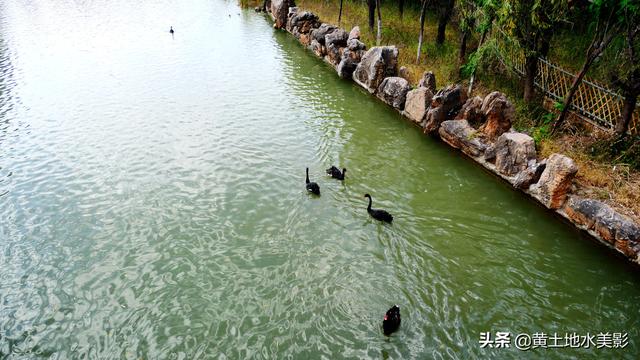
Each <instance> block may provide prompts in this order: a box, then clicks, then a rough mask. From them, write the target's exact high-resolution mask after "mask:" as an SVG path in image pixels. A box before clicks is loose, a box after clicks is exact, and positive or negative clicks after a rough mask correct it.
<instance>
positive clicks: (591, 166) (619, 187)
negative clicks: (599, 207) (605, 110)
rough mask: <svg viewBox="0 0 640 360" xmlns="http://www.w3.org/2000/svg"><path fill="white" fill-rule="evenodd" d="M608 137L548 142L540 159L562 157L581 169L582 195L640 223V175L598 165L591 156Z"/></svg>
mask: <svg viewBox="0 0 640 360" xmlns="http://www.w3.org/2000/svg"><path fill="white" fill-rule="evenodd" d="M603 136H605V135H604V134H602V133H598V132H594V133H593V134H591V135H563V136H561V137H558V138H554V139H545V140H543V141H542V143H541V146H540V148H539V156H540V157H541V158H546V157H548V156H549V155H551V154H552V153H562V154H565V155H567V156H569V157H570V158H572V159H573V160H574V161H575V162H576V165H578V169H579V170H578V175H577V177H576V183H577V184H578V185H579V186H578V195H582V196H586V197H589V198H594V199H598V200H602V201H604V202H605V203H607V204H608V205H610V206H611V207H613V208H614V209H616V210H618V211H619V212H621V213H623V214H625V215H627V216H629V217H631V218H633V219H634V220H635V221H636V222H640V173H638V172H637V171H632V170H631V169H630V168H629V166H626V165H612V164H607V163H603V162H599V161H595V160H594V159H592V158H591V157H590V156H589V155H588V154H589V152H590V148H591V146H592V144H593V143H594V142H595V141H597V140H598V139H601V138H602V137H603Z"/></svg>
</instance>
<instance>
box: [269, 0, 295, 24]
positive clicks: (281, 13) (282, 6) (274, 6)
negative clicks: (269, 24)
mask: <svg viewBox="0 0 640 360" xmlns="http://www.w3.org/2000/svg"><path fill="white" fill-rule="evenodd" d="M295 6H296V3H295V1H294V0H271V7H270V8H269V9H270V12H271V17H273V20H274V21H275V24H274V25H273V26H274V27H275V28H276V29H282V28H285V27H286V26H287V20H288V15H289V8H290V7H295Z"/></svg>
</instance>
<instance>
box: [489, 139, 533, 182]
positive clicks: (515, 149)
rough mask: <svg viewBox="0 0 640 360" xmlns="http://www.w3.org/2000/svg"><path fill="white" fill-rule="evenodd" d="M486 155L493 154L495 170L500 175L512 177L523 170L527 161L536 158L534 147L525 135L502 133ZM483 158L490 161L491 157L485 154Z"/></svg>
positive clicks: (526, 165) (531, 140)
mask: <svg viewBox="0 0 640 360" xmlns="http://www.w3.org/2000/svg"><path fill="white" fill-rule="evenodd" d="M487 153H494V154H495V163H496V169H497V170H498V171H499V172H500V173H502V174H504V175H506V176H514V175H516V174H518V173H519V172H521V171H523V170H525V169H526V168H527V167H528V165H529V161H531V160H534V159H535V158H536V145H535V142H534V141H533V138H532V137H531V136H529V135H527V134H522V133H516V132H513V133H504V134H502V135H500V137H499V138H498V140H497V141H496V143H495V144H494V145H493V146H492V149H491V151H489V150H488V151H487ZM485 158H486V159H487V160H490V158H491V156H490V155H487V154H485Z"/></svg>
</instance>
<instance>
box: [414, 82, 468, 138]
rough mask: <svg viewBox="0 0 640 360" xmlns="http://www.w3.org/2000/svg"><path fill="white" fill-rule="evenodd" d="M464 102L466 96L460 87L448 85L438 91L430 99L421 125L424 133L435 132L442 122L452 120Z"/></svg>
mask: <svg viewBox="0 0 640 360" xmlns="http://www.w3.org/2000/svg"><path fill="white" fill-rule="evenodd" d="M465 100H466V94H465V92H464V91H463V90H462V87H461V86H460V85H449V86H447V87H446V88H444V89H442V90H440V91H438V92H437V93H436V94H435V95H434V96H433V98H432V99H431V107H430V108H429V110H428V111H427V115H426V117H425V120H424V123H423V128H424V132H425V133H427V134H428V133H433V132H436V131H438V127H439V126H440V124H441V123H442V122H443V121H445V120H447V119H454V118H455V115H456V114H457V112H458V110H460V107H461V106H462V104H463V103H464V102H465Z"/></svg>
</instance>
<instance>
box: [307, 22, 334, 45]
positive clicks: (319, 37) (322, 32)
mask: <svg viewBox="0 0 640 360" xmlns="http://www.w3.org/2000/svg"><path fill="white" fill-rule="evenodd" d="M336 29H337V28H336V27H335V26H333V25H330V24H324V23H323V24H321V25H320V26H319V27H318V28H317V29H313V30H312V31H311V39H312V40H315V41H317V42H318V43H320V45H323V46H324V45H325V39H326V36H327V35H328V34H330V33H332V32H334V31H336Z"/></svg>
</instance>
